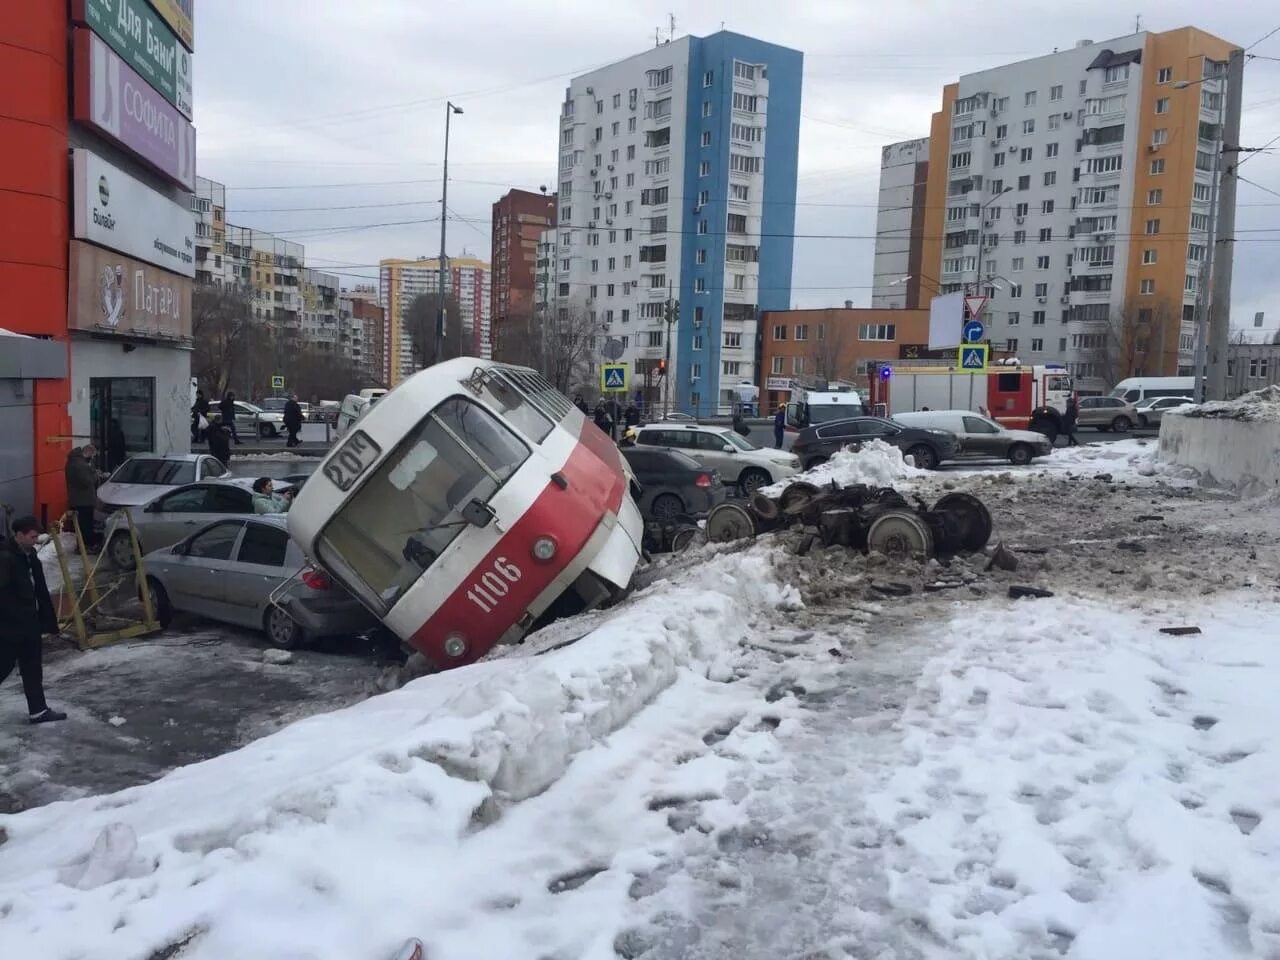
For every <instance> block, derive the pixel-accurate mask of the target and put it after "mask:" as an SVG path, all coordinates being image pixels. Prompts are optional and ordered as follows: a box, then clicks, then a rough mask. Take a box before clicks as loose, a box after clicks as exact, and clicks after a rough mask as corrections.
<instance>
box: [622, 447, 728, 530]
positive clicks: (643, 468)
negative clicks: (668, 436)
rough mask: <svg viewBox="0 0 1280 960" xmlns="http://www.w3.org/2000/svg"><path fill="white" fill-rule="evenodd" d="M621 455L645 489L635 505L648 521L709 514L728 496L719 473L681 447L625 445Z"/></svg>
mask: <svg viewBox="0 0 1280 960" xmlns="http://www.w3.org/2000/svg"><path fill="white" fill-rule="evenodd" d="M622 455H623V456H624V457H626V458H627V463H629V464H630V465H631V472H632V473H634V474H635V475H636V481H637V482H638V483H639V484H640V486H641V487H642V488H643V491H642V493H641V494H640V496H639V498H638V499H637V500H636V506H638V507H639V508H640V515H641V516H642V517H644V519H645V520H646V521H664V520H674V519H675V518H676V517H679V516H682V515H689V516H695V517H701V516H706V514H707V513H708V512H709V511H710V510H711V508H712V507H714V506H716V505H717V504H721V503H724V501H725V498H726V497H727V496H728V491H726V490H725V487H724V484H723V483H722V482H721V480H720V474H718V473H717V472H716V471H715V470H710V469H708V468H706V467H704V466H703V465H702V464H700V463H699V462H698V461H697V460H695V459H693V457H691V456H689V455H688V454H684V453H681V452H680V451H679V450H668V449H665V448H662V447H644V448H638V447H623V448H622Z"/></svg>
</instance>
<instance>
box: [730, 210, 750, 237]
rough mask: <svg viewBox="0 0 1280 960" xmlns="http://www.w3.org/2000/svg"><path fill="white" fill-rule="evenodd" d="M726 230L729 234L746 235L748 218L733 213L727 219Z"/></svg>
mask: <svg viewBox="0 0 1280 960" xmlns="http://www.w3.org/2000/svg"><path fill="white" fill-rule="evenodd" d="M725 229H726V231H727V232H729V233H746V232H747V218H746V215H745V214H741V213H731V214H729V216H728V217H727V218H726V219H725Z"/></svg>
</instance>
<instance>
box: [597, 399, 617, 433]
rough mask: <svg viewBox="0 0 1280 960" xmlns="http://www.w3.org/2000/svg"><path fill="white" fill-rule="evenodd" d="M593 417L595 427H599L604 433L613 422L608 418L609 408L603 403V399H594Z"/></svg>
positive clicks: (608, 430)
mask: <svg viewBox="0 0 1280 960" xmlns="http://www.w3.org/2000/svg"><path fill="white" fill-rule="evenodd" d="M593 419H594V420H595V422H596V426H597V427H599V428H600V429H601V430H603V431H604V432H605V433H609V432H610V429H611V428H612V426H613V424H612V422H611V421H610V420H609V408H608V407H606V406H605V405H604V401H603V400H597V401H596V409H595V415H594V417H593Z"/></svg>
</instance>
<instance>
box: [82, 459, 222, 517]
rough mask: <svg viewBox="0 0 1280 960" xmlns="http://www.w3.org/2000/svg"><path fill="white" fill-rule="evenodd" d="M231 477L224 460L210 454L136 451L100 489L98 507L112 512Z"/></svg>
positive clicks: (104, 511)
mask: <svg viewBox="0 0 1280 960" xmlns="http://www.w3.org/2000/svg"><path fill="white" fill-rule="evenodd" d="M229 476H231V471H230V470H228V469H227V468H226V466H225V465H224V464H223V462H222V461H221V460H219V459H218V458H217V457H213V456H210V455H209V454H207V453H170V454H158V453H142V454H137V455H136V456H132V457H130V458H129V459H128V460H126V461H125V462H124V463H122V464H120V466H119V467H117V468H116V471H115V473H113V474H111V477H110V478H109V479H108V480H107V482H106V483H104V484H103V485H102V486H100V487H99V488H98V509H99V510H100V511H101V512H102V513H112V512H114V511H116V510H119V509H120V508H121V507H136V506H138V505H140V504H144V503H150V502H151V501H152V500H154V499H155V498H156V497H158V496H159V495H160V494H162V493H167V492H168V491H170V490H174V489H176V488H178V487H180V486H183V485H184V484H188V483H195V482H196V481H198V480H213V479H215V478H217V477H229Z"/></svg>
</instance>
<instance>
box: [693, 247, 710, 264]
mask: <svg viewBox="0 0 1280 960" xmlns="http://www.w3.org/2000/svg"><path fill="white" fill-rule="evenodd" d="M694 262H695V263H706V262H707V251H706V250H699V251H698V252H697V253H696V254H694Z"/></svg>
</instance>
